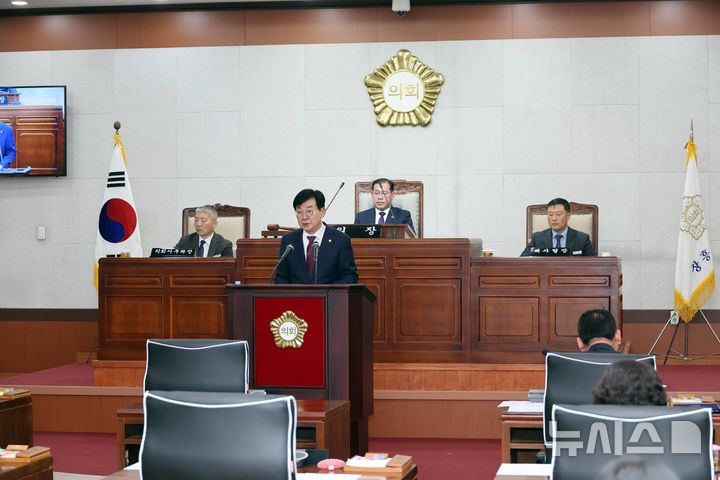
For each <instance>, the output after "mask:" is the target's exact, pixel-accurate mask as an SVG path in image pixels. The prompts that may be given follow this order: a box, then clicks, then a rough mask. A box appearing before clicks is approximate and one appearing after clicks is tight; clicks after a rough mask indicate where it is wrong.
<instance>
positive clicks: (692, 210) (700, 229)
mask: <svg viewBox="0 0 720 480" xmlns="http://www.w3.org/2000/svg"><path fill="white" fill-rule="evenodd" d="M706 228H707V227H705V212H704V211H703V208H702V201H701V197H700V195H692V196H685V197H683V205H682V214H681V216H680V230H681V231H683V232H687V233H689V234H690V236H691V237H693V238H694V239H695V240H700V237H702V236H703V233H704V232H705V229H706Z"/></svg>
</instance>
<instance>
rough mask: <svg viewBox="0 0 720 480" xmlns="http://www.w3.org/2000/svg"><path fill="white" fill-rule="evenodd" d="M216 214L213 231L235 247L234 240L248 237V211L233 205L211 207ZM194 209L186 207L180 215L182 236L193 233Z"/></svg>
mask: <svg viewBox="0 0 720 480" xmlns="http://www.w3.org/2000/svg"><path fill="white" fill-rule="evenodd" d="M213 207H215V210H217V212H218V219H217V220H218V224H217V228H215V231H216V232H217V233H219V234H220V235H222V236H223V237H225V238H226V239H227V240H230V241H231V242H232V244H233V247H234V246H235V240H237V239H239V238H249V237H250V209H249V208H245V207H235V206H233V205H222V204H220V203H216V204H215V205H213ZM195 208H196V207H188V208H184V209H183V213H182V234H183V236H185V235H187V234H188V233H192V232H194V231H195V226H194V222H195Z"/></svg>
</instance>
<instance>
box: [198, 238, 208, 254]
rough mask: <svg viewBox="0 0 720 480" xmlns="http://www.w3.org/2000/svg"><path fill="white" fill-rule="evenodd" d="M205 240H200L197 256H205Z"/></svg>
mask: <svg viewBox="0 0 720 480" xmlns="http://www.w3.org/2000/svg"><path fill="white" fill-rule="evenodd" d="M205 243H206V242H205V240H200V248H198V251H197V256H198V257H204V256H205Z"/></svg>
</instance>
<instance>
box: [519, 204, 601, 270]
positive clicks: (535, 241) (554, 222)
mask: <svg viewBox="0 0 720 480" xmlns="http://www.w3.org/2000/svg"><path fill="white" fill-rule="evenodd" d="M547 212H548V224H549V225H550V228H548V229H547V230H543V231H541V232H535V233H533V235H532V239H531V240H530V243H529V244H528V246H527V247H525V250H523V252H522V254H520V255H521V256H522V257H527V256H530V255H531V252H532V249H535V248H539V249H541V250H543V249H546V248H566V249H567V250H568V251H569V252H570V254H571V255H584V256H594V255H595V249H594V248H593V245H592V242H591V241H590V236H589V235H588V234H587V233H583V232H580V231H578V230H575V229H574V228H570V227H568V221H569V220H570V203H569V202H568V201H567V200H565V199H564V198H555V199H553V200H550V202H549V203H548V205H547Z"/></svg>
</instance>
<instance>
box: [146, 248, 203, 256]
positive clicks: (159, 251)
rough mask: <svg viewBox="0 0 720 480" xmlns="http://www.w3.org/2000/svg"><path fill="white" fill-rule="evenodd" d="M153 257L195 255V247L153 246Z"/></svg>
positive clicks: (151, 251)
mask: <svg viewBox="0 0 720 480" xmlns="http://www.w3.org/2000/svg"><path fill="white" fill-rule="evenodd" d="M150 256H151V257H194V256H195V249H194V248H153V249H152V250H150Z"/></svg>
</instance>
